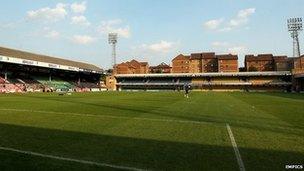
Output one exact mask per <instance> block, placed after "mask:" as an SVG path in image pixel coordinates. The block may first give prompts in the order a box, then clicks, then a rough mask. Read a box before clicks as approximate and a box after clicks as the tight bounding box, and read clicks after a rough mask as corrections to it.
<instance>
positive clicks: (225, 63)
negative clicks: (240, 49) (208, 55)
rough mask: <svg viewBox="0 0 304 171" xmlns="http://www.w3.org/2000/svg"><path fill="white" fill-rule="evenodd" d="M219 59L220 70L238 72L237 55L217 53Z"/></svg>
mask: <svg viewBox="0 0 304 171" xmlns="http://www.w3.org/2000/svg"><path fill="white" fill-rule="evenodd" d="M216 57H217V59H218V72H238V71H239V67H238V56H237V55H231V54H228V55H216Z"/></svg>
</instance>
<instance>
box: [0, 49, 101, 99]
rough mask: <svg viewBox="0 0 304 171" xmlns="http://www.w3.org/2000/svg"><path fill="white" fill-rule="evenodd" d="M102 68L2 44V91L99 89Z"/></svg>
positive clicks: (80, 90)
mask: <svg viewBox="0 0 304 171" xmlns="http://www.w3.org/2000/svg"><path fill="white" fill-rule="evenodd" d="M102 74H103V71H102V69H101V68H99V67H96V66H94V65H91V64H87V63H83V62H76V61H71V60H66V59H60V58H55V57H50V56H45V55H39V54H34V53H29V52H24V51H20V50H14V49H9V48H4V47H0V92H2V93H9V92H53V91H77V92H83V91H100V90H101V89H102V88H104V87H101V84H100V77H101V75H102Z"/></svg>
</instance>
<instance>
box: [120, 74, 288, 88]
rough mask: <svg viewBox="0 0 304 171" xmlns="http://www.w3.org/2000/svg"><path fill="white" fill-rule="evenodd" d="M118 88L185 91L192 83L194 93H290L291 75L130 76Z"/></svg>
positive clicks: (123, 79)
mask: <svg viewBox="0 0 304 171" xmlns="http://www.w3.org/2000/svg"><path fill="white" fill-rule="evenodd" d="M115 77H116V80H117V84H116V85H117V89H119V90H128V89H142V90H149V89H169V90H181V89H183V87H184V85H186V84H189V85H191V86H192V88H193V89H194V90H218V91H290V89H291V85H292V82H291V73H290V72H289V71H282V72H237V73H236V72H232V73H197V74H191V73H183V74H133V75H130V74H126V75H116V76H115Z"/></svg>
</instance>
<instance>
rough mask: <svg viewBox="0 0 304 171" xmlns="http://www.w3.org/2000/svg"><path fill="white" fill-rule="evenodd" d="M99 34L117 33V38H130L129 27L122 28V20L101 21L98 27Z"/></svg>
mask: <svg viewBox="0 0 304 171" xmlns="http://www.w3.org/2000/svg"><path fill="white" fill-rule="evenodd" d="M98 32H99V33H101V34H108V33H117V34H118V36H119V37H124V38H129V37H130V36H131V32H130V27H129V26H128V25H127V26H122V20H120V19H117V20H109V21H103V22H102V23H101V25H100V26H99V27H98Z"/></svg>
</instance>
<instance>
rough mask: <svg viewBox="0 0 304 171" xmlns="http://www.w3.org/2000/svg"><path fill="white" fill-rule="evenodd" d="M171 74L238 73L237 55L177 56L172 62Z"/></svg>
mask: <svg viewBox="0 0 304 171" xmlns="http://www.w3.org/2000/svg"><path fill="white" fill-rule="evenodd" d="M172 72H173V73H208V72H238V57H237V55H231V54H227V55H215V53H214V52H208V53H192V54H191V55H190V56H185V55H182V54H180V55H178V56H177V57H175V58H174V59H173V60H172Z"/></svg>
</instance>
